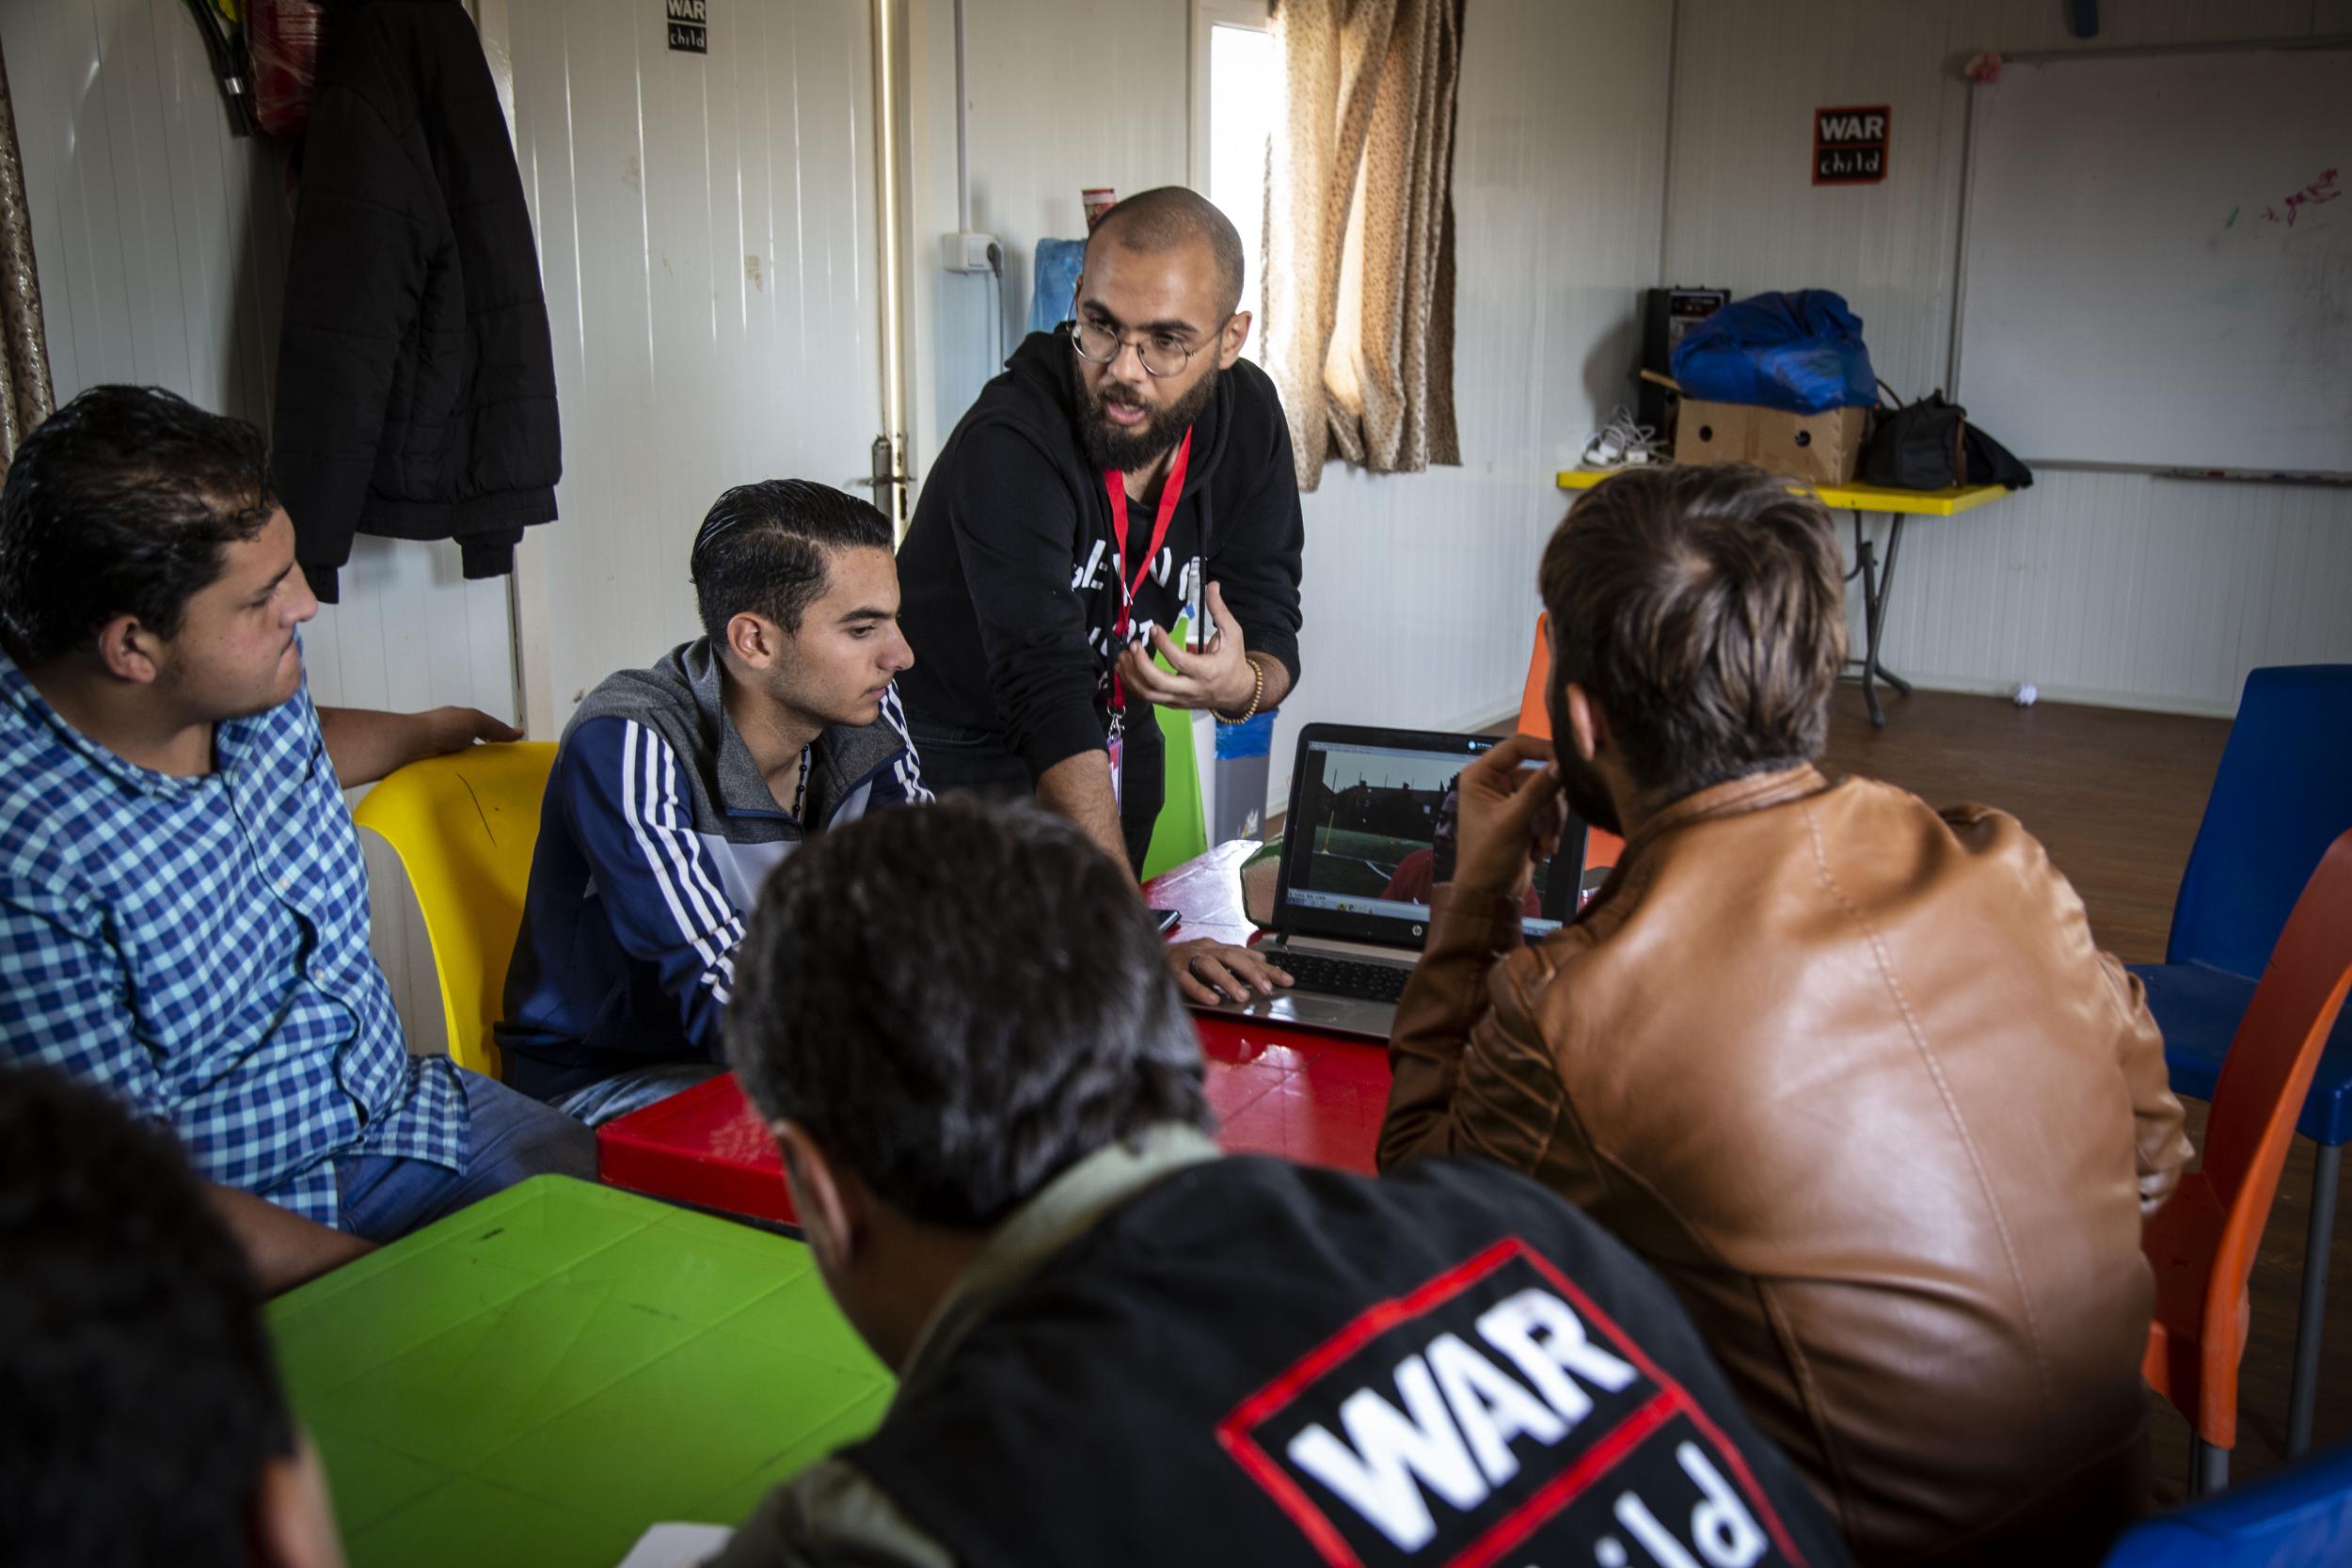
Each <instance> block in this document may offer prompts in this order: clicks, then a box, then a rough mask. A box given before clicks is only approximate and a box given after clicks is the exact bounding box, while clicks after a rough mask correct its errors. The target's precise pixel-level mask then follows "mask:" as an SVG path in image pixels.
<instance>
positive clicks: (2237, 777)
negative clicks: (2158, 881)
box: [2164, 664, 2352, 974]
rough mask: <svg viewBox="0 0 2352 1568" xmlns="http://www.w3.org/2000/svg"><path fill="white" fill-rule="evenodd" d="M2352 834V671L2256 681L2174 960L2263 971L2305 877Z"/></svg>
mask: <svg viewBox="0 0 2352 1568" xmlns="http://www.w3.org/2000/svg"><path fill="white" fill-rule="evenodd" d="M2346 828H2352V664H2300V665H2280V666H2275V667H2273V668H2270V669H2266V670H2257V671H2255V672H2254V673H2251V674H2249V675H2248V676H2247V677H2246V689H2245V692H2244V694H2243V695H2242V696H2241V697H2240V698H2239V699H2238V707H2237V721H2236V722H2235V723H2234V724H2233V725H2232V726H2231V729H2230V740H2229V744H2228V745H2227V746H2225V747H2224V748H2223V749H2222V752H2221V767H2220V769H2219V770H2218V771H2217V773H2216V774H2215V775H2214V781H2213V793H2212V794H2211V795H2210V796H2208V797H2207V798H2206V800H2205V816H2204V820H2203V821H2202V822H2201V823H2200V824H2199V826H2198V829H2197V845H2196V847H2195V848H2193V849H2191V850H2190V851H2189V856H2188V869H2187V870H2186V871H2185V872H2184V873H2183V874H2182V876H2181V891H2180V896H2179V897H2178V898H2177V899H2175V900H2174V902H2173V905H2172V934H2171V937H2170V939H2169V942H2167V943H2166V947H2165V956H2164V957H2165V962H2167V963H2176V964H2182V963H2199V964H2207V965H2210V966H2212V967H2213V968H2215V969H2223V970H2228V971H2229V972H2230V973H2231V974H2261V973H2262V968H2263V965H2264V963H2265V962H2266V961H2267V960H2268V959H2269V957H2270V950H2271V948H2272V947H2273V946H2274V945H2276V944H2277V942H2278V941H2279V933H2280V930H2281V929H2283V928H2284V927H2285V926H2286V923H2287V911H2289V910H2291V909H2293V908H2294V907H2295V901H2296V897H2297V896H2299V895H2301V893H2302V891H2303V883H2304V880H2305V879H2307V878H2308V877H2310V876H2311V874H2312V866H2314V865H2317V864H2318V863H2319V857H2320V855H2321V853H2322V852H2323V851H2325V850H2326V849H2327V847H2328V844H2329V843H2330V842H2331V841H2333V840H2334V838H2335V836H2336V835H2337V834H2338V833H2341V832H2344V830H2345V829H2346Z"/></svg>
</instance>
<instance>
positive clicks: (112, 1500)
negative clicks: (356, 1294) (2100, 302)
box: [0, 1067, 294, 1568]
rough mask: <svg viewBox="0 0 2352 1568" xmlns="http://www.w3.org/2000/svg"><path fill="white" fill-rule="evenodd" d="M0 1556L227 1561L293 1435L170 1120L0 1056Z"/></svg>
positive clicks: (104, 1562) (266, 1348)
mask: <svg viewBox="0 0 2352 1568" xmlns="http://www.w3.org/2000/svg"><path fill="white" fill-rule="evenodd" d="M0 1260H5V1261H0V1562H10V1563H16V1562H24V1563H31V1562H72V1563H77V1564H81V1565H84V1568H131V1565H133V1564H144V1563H156V1562H168V1563H172V1564H174V1565H175V1568H215V1565H216V1568H232V1565H235V1564H242V1563H244V1562H245V1561H246V1546H247V1541H248V1535H247V1531H248V1524H249V1516H248V1513H247V1510H248V1509H249V1507H250V1505H251V1503H252V1499H253V1496H254V1487H255V1485H256V1483H257V1482H258V1481H260V1479H261V1476H262V1469H263V1467H264V1466H265V1465H267V1464H268V1463H269V1462H270V1461H271V1460H273V1459H277V1458H281V1457H284V1456H287V1455H291V1454H292V1453H293V1452H294V1423H293V1420H292V1418H290V1417H289V1416H288V1414H287V1409H286V1402H285V1396H284V1394H283V1392H282V1391H281V1389H280V1386H279V1384H278V1369H277V1364H276V1362H275V1360H274V1359H273V1358H272V1354H271V1350H270V1342H269V1338H268V1336H267V1335H266V1334H265V1333H264V1332H263V1330H262V1312H261V1302H260V1297H259V1294H258V1291H257V1290H256V1287H255V1285H254V1281H253V1276H252V1275H251V1273H250V1271H249V1270H248V1269H247V1268H246V1261H245V1257H244V1254H243V1253H242V1252H240V1251H239V1250H238V1247H237V1244H236V1243H235V1242H234V1241H233V1240H231V1239H230V1235H229V1232H228V1230H227V1228H226V1227H224V1226H223V1225H222V1224H221V1222H220V1221H219V1220H218V1219H217V1218H216V1217H215V1215H214V1213H213V1212H212V1210H211V1209H210V1208H209V1207H208V1206H207V1204H206V1203H205V1200H204V1197H203V1195H202V1193H201V1191H200V1190H199V1187H198V1184H197V1179H196V1177H195V1176H194V1175H193V1174H192V1173H191V1172H190V1170H189V1168H188V1163H187V1160H186V1158H185V1157H184V1156H183V1154H182V1152H181V1150H180V1147H179V1145H178V1144H177V1143H175V1142H174V1141H173V1140H172V1138H171V1136H170V1134H168V1133H167V1132H162V1131H160V1130H158V1129H156V1128H153V1127H151V1126H148V1125H145V1124H143V1123H141V1122H138V1121H136V1120H135V1119H134V1118H133V1117H131V1116H130V1115H129V1114H128V1113H126V1112H125V1111H124V1110H123V1109H122V1108H121V1107H120V1106H119V1104H117V1103H116V1102H115V1101H113V1100H112V1099H110V1098H109V1097H108V1096H106V1095H105V1094H103V1093H102V1092H100V1091H99V1090H97V1089H95V1088H91V1087H89V1086H87V1085H82V1084H77V1083H74V1082H72V1081H71V1080H69V1079H67V1078H65V1077H62V1076H60V1075H59V1074H57V1073H56V1072H53V1071H50V1070H49V1069H43V1068H30V1067H20V1068H5V1069H0Z"/></svg>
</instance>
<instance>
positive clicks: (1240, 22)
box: [1190, 0, 1274, 196]
mask: <svg viewBox="0 0 2352 1568" xmlns="http://www.w3.org/2000/svg"><path fill="white" fill-rule="evenodd" d="M1273 15H1274V7H1273V5H1272V3H1271V0H1192V160H1191V177H1190V184H1191V185H1192V188H1193V189H1194V190H1196V191H1199V192H1200V194H1201V195H1203V196H1206V195H1208V194H1209V148H1210V145H1211V144H1210V140H1209V29H1210V28H1212V27H1247V28H1249V29H1251V30H1252V31H1255V32H1264V31H1266V30H1267V29H1268V28H1269V27H1271V26H1272V25H1273Z"/></svg>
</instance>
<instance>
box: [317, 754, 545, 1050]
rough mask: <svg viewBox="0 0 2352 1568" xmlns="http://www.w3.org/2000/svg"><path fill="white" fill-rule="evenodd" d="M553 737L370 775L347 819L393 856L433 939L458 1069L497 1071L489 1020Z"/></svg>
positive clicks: (515, 925) (510, 941) (511, 951)
mask: <svg viewBox="0 0 2352 1568" xmlns="http://www.w3.org/2000/svg"><path fill="white" fill-rule="evenodd" d="M554 767H555V747H554V746H553V744H551V743H550V742H547V741H523V742H520V743H518V744H516V745H512V746H476V747H474V748H472V749H471V750H469V751H464V752H453V753H452V754H450V755H448V756H445V757H428V758H426V759H425V760H424V761H422V762H412V763H410V764H409V765H408V766H407V767H405V768H401V769H399V770H398V771H397V772H395V773H393V774H392V775H391V776H390V777H389V778H387V779H385V780H384V781H383V782H382V783H381V784H377V785H376V786H375V787H374V788H373V789H371V790H370V791H368V793H367V794H366V795H365V796H364V797H362V798H361V799H360V801H359V804H358V806H357V807H356V808H354V809H353V811H352V814H351V816H352V820H353V821H355V822H357V823H358V825H359V826H360V827H362V828H366V829H368V830H370V831H371V832H376V833H380V834H382V835H383V837H384V841H385V842H386V843H388V844H389V845H390V846H391V847H392V850H393V852H394V853H395V854H397V855H399V856H400V863H401V865H402V867H403V868H404V869H405V870H406V871H407V873H408V882H409V885H410V886H411V887H413V888H414V889H415V890H416V895H417V908H418V909H419V910H420V911H422V913H423V915H424V929H425V934H426V935H427V936H428V937H430V938H431V939H432V942H433V967H434V969H435V970H436V971H437V973H438V975H439V978H440V987H441V1013H442V1017H443V1018H444V1020H445V1021H446V1022H447V1023H448V1025H449V1053H450V1055H451V1057H452V1058H453V1059H454V1060H455V1061H456V1062H457V1064H458V1065H459V1066H460V1067H468V1068H471V1069H474V1070H475V1071H476V1072H483V1073H487V1074H489V1075H490V1076H492V1077H496V1076H498V1048H497V1046H496V1045H494V1044H493V1043H492V1042H491V1038H490V1025H491V1024H493V1023H495V1022H497V1021H498V1017H499V1012H500V1008H501V1004H502V1002H503V998H504V992H505V990H506V966H507V962H508V960H509V959H511V958H513V957H514V956H515V934H516V931H518V930H520V929H521V927H522V920H523V891H524V889H525V887H526V886H528V884H529V883H530V880H531V852H532V847H534V846H535V845H536V844H537V843H538V840H539V806H540V802H541V800H543V799H544V798H545V797H546V795H547V789H548V773H549V772H550V771H552V770H553V768H554Z"/></svg>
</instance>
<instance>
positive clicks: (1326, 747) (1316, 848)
mask: <svg viewBox="0 0 2352 1568" xmlns="http://www.w3.org/2000/svg"><path fill="white" fill-rule="evenodd" d="M1496 738H1497V737H1496V736H1486V735H1440V734H1437V733H1435V732H1432V731H1427V730H1391V729H1380V728H1376V727H1374V726H1371V725H1360V724H1309V725H1308V726H1306V727H1305V728H1304V729H1302V730H1300V731H1299V733H1298V755H1297V757H1296V759H1295V761H1294V763H1293V764H1292V768H1291V798H1290V815H1289V816H1288V817H1287V818H1285V819H1284V823H1283V828H1282V863H1281V869H1280V873H1279V879H1278V881H1277V882H1276V885H1275V895H1274V933H1273V935H1272V936H1270V937H1269V938H1267V939H1266V941H1265V942H1263V943H1262V944H1261V945H1260V947H1259V949H1258V951H1259V952H1261V953H1263V955H1265V957H1266V958H1268V959H1270V960H1271V961H1273V962H1274V963H1276V964H1278V965H1279V966H1280V967H1281V968H1283V969H1285V970H1287V971H1289V973H1290V974H1291V975H1292V976H1293V977H1294V978H1295V979H1296V981H1297V982H1298V983H1297V985H1296V986H1295V987H1294V988H1292V989H1290V990H1281V991H1277V992H1276V993H1275V994H1274V995H1272V996H1270V997H1261V998H1259V999H1257V1000H1255V1001H1251V1002H1247V1003H1238V1002H1228V1003H1223V1004H1220V1005H1219V1006H1213V1007H1210V1006H1200V1004H1198V1003H1196V1004H1194V1006H1195V1009H1196V1010H1197V1011H1200V1012H1218V1013H1235V1014H1239V1015H1242V1016H1245V1017H1250V1018H1264V1019H1279V1020H1281V1021H1283V1022H1292V1023H1304V1024H1309V1025H1311V1026H1312V1027H1314V1028H1317V1029H1327V1030H1330V1031H1332V1032H1334V1033H1337V1034H1345V1035H1360V1036H1363V1037H1366V1038H1370V1039H1382V1040H1385V1039H1387V1038H1388V1037H1389V1027H1390V1025H1391V1023H1392V1022H1395V1019H1396V1002H1397V998H1398V997H1399V996H1401V995H1403V994H1404V991H1405V982H1406V979H1407V978H1409V977H1410V976H1411V974H1412V973H1413V965H1414V964H1416V963H1418V962H1419V961H1420V959H1421V950H1422V942H1423V940H1424V939H1425V938H1426V937H1427V935H1428V931H1429V895H1430V892H1431V890H1432V889H1434V888H1435V887H1436V886H1437V884H1438V883H1440V882H1444V881H1448V880H1451V879H1452V874H1453V857H1454V844H1453V837H1454V819H1453V812H1452V810H1451V807H1452V805H1453V802H1452V801H1451V800H1449V799H1448V797H1449V795H1450V794H1451V793H1452V790H1453V784H1454V777H1455V776H1456V775H1457V774H1459V773H1460V772H1461V770H1462V768H1464V767H1465V766H1466V765H1468V764H1469V763H1470V761H1471V760H1473V759H1474V758H1476V757H1477V756H1478V754H1479V753H1480V752H1485V751H1486V749H1487V748H1489V747H1491V746H1493V745H1494V744H1495V740H1496ZM1583 869H1584V824H1583V823H1582V822H1581V821H1579V820H1577V819H1576V818H1575V817H1574V816H1570V817H1569V819H1568V826H1567V831H1566V832H1564V833H1562V834H1561V836H1560V851H1559V853H1558V854H1556V855H1555V856H1553V857H1552V859H1551V861H1550V862H1549V863H1548V864H1544V865H1539V866H1537V867H1536V868H1535V885H1534V889H1533V890H1532V891H1531V892H1530V894H1529V895H1528V907H1527V911H1526V914H1525V920H1526V927H1527V935H1528V937H1529V938H1530V939H1531V940H1533V939H1534V938H1536V937H1540V936H1543V935H1545V934H1546V933H1548V932H1551V931H1556V930H1558V929H1559V928H1560V926H1561V924H1562V923H1563V922H1564V921H1565V920H1567V919H1568V918H1569V917H1570V916H1571V915H1573V914H1574V913H1575V911H1576V907H1577V890H1578V884H1579V882H1580V881H1581V877H1582V872H1583Z"/></svg>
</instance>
